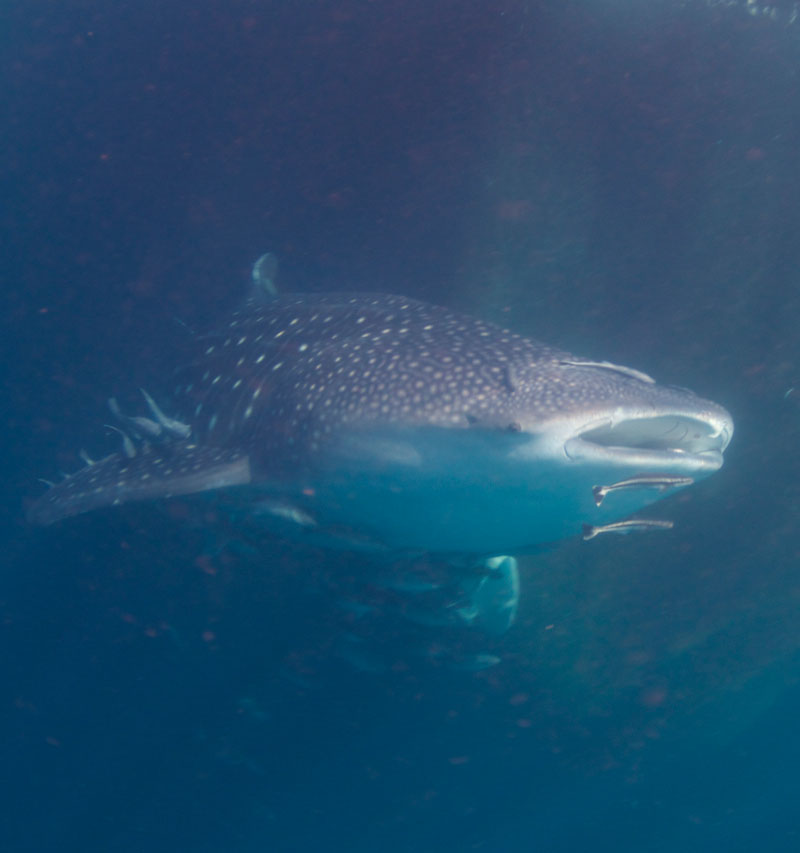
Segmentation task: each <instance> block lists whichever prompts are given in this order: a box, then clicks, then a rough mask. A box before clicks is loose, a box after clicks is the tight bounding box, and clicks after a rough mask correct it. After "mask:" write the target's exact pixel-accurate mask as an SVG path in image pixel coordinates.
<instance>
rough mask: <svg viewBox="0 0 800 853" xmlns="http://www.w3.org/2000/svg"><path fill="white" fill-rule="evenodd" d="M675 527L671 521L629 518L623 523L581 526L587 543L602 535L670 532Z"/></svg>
mask: <svg viewBox="0 0 800 853" xmlns="http://www.w3.org/2000/svg"><path fill="white" fill-rule="evenodd" d="M674 526H675V523H674V522H672V521H667V520H661V519H650V518H629V519H626V520H625V521H615V522H614V523H613V524H602V525H599V526H597V527H592V525H590V524H584V525H583V539H584V541H585V542H586V541H588V540H589V539H594V538H595V537H596V536H600V535H602V534H603V533H634V532H642V531H647V530H671V529H672V528H673V527H674Z"/></svg>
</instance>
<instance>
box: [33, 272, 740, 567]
mask: <svg viewBox="0 0 800 853" xmlns="http://www.w3.org/2000/svg"><path fill="white" fill-rule="evenodd" d="M259 264H260V266H257V267H256V268H255V270H256V271H257V272H259V274H258V275H256V274H255V273H254V280H255V281H256V284H255V285H254V287H253V292H252V293H251V294H250V296H249V298H248V299H247V300H246V301H245V303H244V304H243V305H242V306H240V307H239V308H238V309H237V310H235V311H234V312H233V313H232V315H231V316H230V317H229V319H228V321H227V322H226V323H225V324H224V325H223V326H222V328H221V329H218V330H217V331H215V332H214V333H212V334H209V335H204V336H201V337H199V339H198V340H197V341H196V352H195V353H194V355H193V358H192V359H191V360H190V361H189V363H188V364H187V365H185V366H184V367H182V368H181V369H180V370H179V371H178V372H177V373H176V379H175V384H174V388H173V391H172V394H171V398H170V400H169V403H168V404H167V403H165V402H163V401H162V403H161V405H159V404H157V403H156V401H155V400H154V399H153V398H152V397H151V395H150V394H148V393H147V392H143V394H144V401H145V404H146V406H147V408H148V415H149V416H147V417H145V416H126V415H124V414H122V412H121V411H120V407H119V405H118V404H117V403H116V401H114V400H112V401H111V407H112V411H113V412H114V414H115V416H116V417H117V420H118V423H119V424H120V425H119V426H118V427H117V429H118V430H119V431H120V432H121V433H122V434H123V449H122V450H121V451H120V452H117V453H112V454H111V455H109V456H107V457H106V458H104V459H102V460H99V461H97V462H94V461H93V460H91V459H89V458H88V457H85V458H86V461H87V463H88V464H87V465H86V467H84V468H82V469H81V470H79V471H78V472H77V473H75V474H72V475H71V476H67V477H66V478H65V479H64V480H63V481H62V482H60V483H58V484H56V485H54V486H52V488H50V489H49V490H48V491H47V492H46V493H45V494H44V495H43V496H41V497H40V498H39V499H38V500H36V501H35V502H34V503H33V504H32V505H31V507H30V509H29V512H28V516H29V518H30V519H31V520H32V521H33V522H35V523H39V524H51V523H53V522H56V521H58V520H60V519H63V518H67V517H69V516H73V515H76V514H79V513H83V512H88V511H90V510H94V509H97V508H100V507H104V506H118V505H121V504H125V503H127V502H130V501H140V500H153V499H169V498H174V497H177V496H189V495H199V494H201V495H205V496H206V497H208V496H209V495H210V496H212V497H213V499H214V500H215V501H218V502H220V503H223V504H225V505H227V506H231V507H235V511H236V512H237V513H238V515H239V516H240V517H246V518H247V519H248V521H249V522H250V523H255V524H263V525H265V526H270V525H272V526H276V527H278V528H281V529H295V530H296V531H297V532H298V534H299V535H309V536H313V537H315V538H319V537H324V539H325V541H327V542H330V543H331V544H334V543H337V542H338V543H340V544H342V545H344V546H347V547H358V548H375V549H389V550H391V551H393V552H398V551H408V552H429V553H430V552H433V553H442V554H474V555H498V554H519V553H524V552H526V551H528V550H531V549H535V548H536V547H537V546H539V545H541V544H542V543H546V542H552V541H555V540H559V539H562V538H565V537H569V536H571V535H576V534H580V533H581V532H585V531H586V529H591V530H593V531H597V530H600V529H601V528H602V527H604V526H607V525H611V524H612V523H614V522H617V521H619V520H621V519H624V518H626V517H627V516H629V515H631V514H632V513H634V512H636V511H638V510H640V509H641V508H642V507H644V506H646V505H647V504H649V503H651V502H652V501H654V500H657V499H659V498H661V497H663V496H665V495H666V494H671V493H674V492H676V491H678V490H680V489H682V488H685V487H687V486H688V485H691V484H692V483H695V482H697V481H698V480H700V479H702V478H704V477H706V476H708V475H709V474H711V473H713V472H714V471H716V470H718V469H719V468H720V466H721V465H722V462H723V453H724V451H725V448H726V447H727V445H728V442H729V441H730V438H731V435H732V432H733V422H732V418H731V416H730V415H729V413H728V412H727V411H726V410H725V409H724V408H722V407H721V406H719V405H717V404H715V403H712V402H710V401H708V400H705V399H703V398H701V397H698V396H696V395H695V394H693V393H692V392H690V391H687V390H684V389H682V388H676V387H672V386H665V385H660V384H658V383H656V382H655V381H654V380H653V379H651V378H650V377H649V376H647V375H646V374H644V373H641V372H640V371H637V370H634V369H632V368H628V367H622V366H619V365H615V364H611V363H609V362H605V361H597V360H592V359H587V358H580V357H577V356H574V355H572V354H570V353H567V352H565V351H562V350H559V349H556V348H554V347H551V346H548V345H545V344H542V343H539V342H537V341H535V340H532V339H530V338H527V337H524V336H522V335H519V334H516V333H514V332H512V331H508V330H506V329H504V328H501V327H500V326H496V325H494V324H492V323H489V322H485V321H483V320H480V319H476V318H472V317H468V316H464V315H462V314H460V313H457V312H455V311H452V310H450V309H448V308H443V307H439V306H435V305H430V304H427V303H425V302H421V301H418V300H414V299H410V298H407V297H405V296H398V295H385V294H375V293H332V294H330V293H328V294H292V295H273V291H272V290H271V289H268V287H267V285H270V286H271V283H272V275H265V274H264V273H263V267H264V262H263V259H259ZM265 283H266V284H265ZM167 406H169V408H168V410H169V411H170V412H171V413H172V414H171V415H170V416H167V415H165V414H164V411H162V409H166V408H167ZM622 529H623V530H624V529H626V528H625V527H623V528H622Z"/></svg>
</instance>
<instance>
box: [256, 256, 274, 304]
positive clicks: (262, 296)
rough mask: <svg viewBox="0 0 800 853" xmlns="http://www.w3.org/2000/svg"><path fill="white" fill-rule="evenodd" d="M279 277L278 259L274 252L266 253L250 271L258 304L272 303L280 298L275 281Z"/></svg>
mask: <svg viewBox="0 0 800 853" xmlns="http://www.w3.org/2000/svg"><path fill="white" fill-rule="evenodd" d="M277 276H278V258H277V257H276V256H275V255H273V254H272V252H265V253H264V254H263V255H262V256H261V257H260V258H259V259H258V260H257V261H256V262H255V263H254V264H253V268H252V270H251V271H250V278H251V280H252V282H253V289H252V293H253V297H254V298H255V299H256V301H258V302H271V301H272V300H273V299H276V298H277V296H278V287H277V285H276V284H275V280H276V278H277Z"/></svg>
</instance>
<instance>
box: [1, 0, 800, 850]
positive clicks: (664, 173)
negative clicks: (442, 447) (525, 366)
mask: <svg viewBox="0 0 800 853" xmlns="http://www.w3.org/2000/svg"><path fill="white" fill-rule="evenodd" d="M742 5H744V4H736V3H731V4H723V3H719V4H707V3H705V2H702V0H697V2H678V0H674V2H667V0H663V2H655V3H647V4H643V3H633V2H631V3H629V4H627V3H621V2H613V3H612V2H610V0H605V2H604V0H591V2H590V0H584V1H583V2H578V0H574V1H571V0H559V2H557V3H556V2H549V3H548V2H527V3H526V2H507V3H501V2H483V3H466V4H465V3H460V2H455V0H433V2H431V0H427V2H416V0H411V2H409V0H403V2H399V0H398V2H394V0H382V2H361V0H358V1H356V0H353V2H348V0H339V2H323V0H304V2H302V3H301V2H297V3H287V2H278V0H273V2H269V0H265V2H254V1H253V2H246V1H245V0H226V2H224V3H223V2H202V0H201V2H193V3H188V2H182V0H175V2H170V3H163V2H161V3H157V2H152V1H151V0H144V2H135V3H134V2H115V3H99V2H91V0H86V2H80V3H70V4H65V3H61V2H40V3H33V4H31V3H22V2H18V3H6V4H4V7H3V9H2V11H0V44H2V51H1V52H0V75H1V76H0V80H1V81H2V85H0V110H2V113H1V114H0V127H1V128H2V132H0V164H2V170H1V171H0V176H1V177H0V229H1V230H0V240H2V247H1V248H2V253H1V255H0V256H1V257H2V259H3V263H2V288H0V300H2V303H1V307H2V311H1V312H0V317H1V318H2V328H1V329H0V359H2V361H1V363H2V367H3V385H2V387H3V396H2V408H3V413H4V416H3V419H2V426H3V434H2V437H3V443H2V446H3V451H4V452H3V453H2V454H1V455H0V459H2V462H1V463H0V464H2V475H3V476H2V479H1V480H0V494H2V499H3V509H4V511H3V513H2V516H1V517H0V524H2V530H0V537H2V538H1V539H0V541H1V542H2V551H1V553H2V554H3V563H2V572H1V573H0V626H1V628H0V630H2V636H1V637H0V666H1V667H2V670H1V673H2V677H1V678H0V684H2V689H1V690H0V732H2V735H0V838H2V846H3V850H8V851H15V853H16V851H54V850H58V851H82V853H91V851H98V853H99V851H103V853H107V851H125V853H133V851H148V853H160V851H175V850H189V849H191V850H194V851H197V853H205V851H223V850H224V851H242V853H250V852H251V851H253V853H254V851H262V850H280V851H311V850H320V849H325V850H342V851H344V850H347V851H360V852H361V853H367V851H374V850H376V849H381V850H386V851H392V853H394V851H398V853H400V851H422V852H423V853H428V852H429V851H463V850H473V849H474V850H482V851H498V853H516V852H517V851H530V850H538V851H547V852H548V853H549V851H573V850H586V849H592V850H598V851H606V850H608V851H611V850H613V851H616V853H619V851H641V850H652V851H678V850H680V851H750V850H754V849H759V850H763V851H770V853H772V851H790V850H796V849H798V845H800V819H799V818H798V817H797V815H796V803H797V799H798V794H800V787H799V786H798V782H797V774H796V767H797V764H798V759H800V736H798V734H797V725H796V717H797V714H796V708H797V705H798V702H800V628H798V624H800V623H799V621H798V619H797V612H798V607H800V583H799V582H798V580H797V564H798V546H797V530H798V524H799V523H800V521H799V520H798V506H799V505H800V494H799V493H798V486H797V482H798V473H800V472H799V471H798V468H800V464H799V463H798V456H797V435H798V424H800V408H799V406H800V394H799V393H798V392H792V391H791V389H792V388H793V387H794V386H795V385H797V386H798V387H800V334H799V333H798V329H800V290H799V289H798V284H797V282H798V277H797V276H798V273H797V270H798V269H800V263H799V261H800V241H799V240H798V239H797V233H798V226H799V225H800V185H799V184H800V169H798V159H797V158H798V155H797V152H798V150H800V94H798V89H797V79H798V73H800V22H798V23H797V24H794V23H791V19H792V15H793V7H792V4H790V3H782V4H776V5H774V6H773V8H774V10H775V11H774V14H771V13H769V12H766V13H759V14H755V15H754V14H749V13H748V12H747V11H746V10H745V9H743V8H741V6H742ZM628 6H629V7H631V8H626V7H628ZM268 250H269V251H273V252H275V253H276V254H277V255H278V257H279V258H280V263H281V286H282V287H285V288H286V289H287V290H321V291H325V290H336V289H355V288H357V289H365V290H368V289H373V290H384V291H393V292H401V293H406V294H409V295H411V296H416V297H420V298H425V299H429V300H431V301H434V302H439V303H446V304H449V305H453V306H455V307H458V308H461V309H465V310H469V311H470V312H472V313H475V314H479V315H481V316H483V317H486V318H489V319H493V320H499V321H502V322H503V323H504V324H506V325H509V326H511V327H513V328H514V329H515V330H517V331H521V332H524V333H527V334H531V335H535V336H537V337H541V338H543V339H545V340H547V341H550V342H552V343H554V344H558V345H560V346H563V347H565V348H567V349H571V350H573V351H577V352H580V353H582V354H586V355H587V356H590V357H595V358H598V359H609V360H612V361H615V362H618V363H622V364H632V365H634V366H635V367H637V368H640V369H642V370H646V371H648V372H649V373H652V374H653V375H655V376H656V377H657V378H658V379H659V380H662V381H666V382H672V383H675V384H679V385H687V386H690V387H692V388H693V389H694V390H696V391H698V392H700V393H702V394H703V395H704V396H708V397H711V398H712V399H715V400H717V401H719V402H721V403H723V404H724V405H726V406H727V407H728V408H729V409H730V410H731V411H732V412H733V415H734V418H735V420H736V426H737V434H736V437H735V439H734V443H733V444H732V446H731V448H730V450H729V451H728V453H727V455H726V466H725V468H724V469H723V471H722V472H720V473H719V474H717V475H715V476H714V477H713V478H711V479H710V480H708V481H707V482H705V483H703V484H701V485H699V486H698V487H696V488H694V489H693V490H691V491H690V492H687V493H686V495H685V497H682V498H681V499H680V500H677V501H674V502H672V503H671V504H669V505H666V504H665V505H664V508H663V511H664V513H666V514H667V515H668V516H669V517H671V518H674V519H675V521H676V527H675V529H674V530H673V531H672V532H670V533H666V534H661V533H659V534H651V535H650V536H649V537H641V539H637V538H636V537H630V538H629V537H624V538H623V537H620V539H621V540H623V541H606V539H607V538H608V537H605V538H602V539H601V540H600V541H598V542H596V543H595V542H592V543H578V542H567V543H563V545H560V546H559V547H557V548H555V549H553V550H551V551H548V552H547V553H545V554H542V555H540V556H539V557H537V558H535V559H526V560H525V561H524V563H523V567H522V568H523V600H522V604H521V613H520V619H519V621H518V624H517V625H516V626H515V627H514V628H513V629H512V631H511V632H509V633H508V634H507V635H506V636H505V637H503V638H502V639H501V640H498V641H496V642H495V643H494V646H493V651H496V652H497V653H498V654H500V655H502V657H503V662H502V664H500V665H499V666H498V667H495V668H493V669H490V670H486V671H483V672H479V673H457V672H448V671H443V670H442V669H441V668H436V667H427V668H426V667H414V666H407V665H405V664H402V663H401V662H400V661H401V659H402V653H401V650H398V661H399V662H398V665H397V666H395V667H394V668H393V669H392V670H391V671H390V672H387V673H380V674H368V673H363V672H357V671H354V670H353V669H352V668H350V667H348V666H345V665H344V664H343V663H342V662H341V661H340V660H336V659H335V656H333V655H331V654H330V653H329V652H330V647H331V642H332V639H331V638H332V636H333V634H334V626H333V625H332V623H331V614H330V608H329V602H327V601H326V598H325V595H324V594H321V593H320V588H321V587H320V584H319V575H320V573H321V572H322V571H323V567H322V566H321V563H320V562H318V561H319V560H322V561H327V562H326V565H325V566H324V571H325V572H331V571H333V572H334V573H335V572H337V571H338V572H340V573H343V574H345V573H347V572H348V571H349V567H348V565H347V564H346V560H345V558H342V562H341V564H336V563H335V558H331V557H322V556H319V555H316V556H312V555H309V554H303V553H299V552H298V551H297V550H296V549H293V548H290V547H289V546H287V545H285V544H283V543H280V542H272V543H271V544H270V545H269V546H265V547H264V550H263V553H262V554H261V555H260V556H259V559H258V560H256V561H254V560H252V559H250V558H245V557H243V556H241V555H238V556H237V555H236V554H226V555H225V556H224V559H216V560H209V559H208V554H209V542H208V540H207V538H206V534H205V532H204V531H203V530H200V529H196V528H187V527H186V526H185V525H182V524H180V519H176V518H174V517H172V516H171V515H170V514H169V513H167V514H165V513H163V512H155V511H153V510H152V508H150V509H148V508H147V507H141V508H133V509H131V510H129V511H127V512H124V513H123V512H119V513H114V512H110V511H108V512H105V513H98V514H95V515H89V516H86V517H82V518H79V519H74V520H72V521H71V522H69V523H68V524H65V525H63V526H60V527H58V528H56V529H48V530H41V529H32V528H30V527H29V526H28V525H27V524H26V523H25V521H24V504H25V501H26V500H30V499H31V498H32V497H34V496H36V495H37V494H39V492H40V489H39V486H38V484H37V482H36V478H37V477H40V476H42V477H54V476H56V472H57V471H58V469H63V470H66V471H71V470H74V469H75V468H76V467H77V465H78V464H79V461H78V459H77V455H76V454H77V451H78V450H79V449H80V448H81V447H86V448H87V450H89V452H90V453H92V455H102V454H103V453H106V452H109V451H110V450H111V449H112V448H113V446H114V443H115V439H114V438H113V437H112V436H110V435H109V434H107V432H106V431H105V430H104V429H103V427H102V424H103V423H104V422H105V421H106V420H107V419H108V414H107V409H106V407H105V406H106V399H107V398H108V397H109V396H112V395H114V394H117V395H120V396H121V397H122V398H126V395H127V399H134V397H133V396H132V395H134V394H135V393H136V391H135V389H137V388H138V387H139V386H140V385H143V386H145V387H148V388H157V387H159V383H160V382H161V381H162V380H163V378H164V376H165V374H166V371H167V370H169V369H170V368H171V366H172V365H173V364H174V363H175V359H176V358H177V357H178V356H177V354H178V353H179V352H180V351H181V349H182V347H183V345H184V344H185V336H187V335H189V334H190V332H189V331H187V328H188V329H189V330H193V329H206V328H209V327H212V326H213V325H214V323H215V320H216V319H217V318H219V317H220V316H222V314H223V313H224V312H226V311H228V310H229V309H230V308H231V307H232V306H234V305H235V304H236V303H237V302H238V301H239V300H240V299H241V297H242V294H243V293H244V292H245V288H246V285H247V281H248V277H249V269H250V265H251V264H252V262H253V261H254V260H255V258H257V257H258V256H259V255H260V254H261V253H262V252H264V251H268ZM177 512H178V510H176V511H175V513H174V514H177ZM331 560H334V562H333V563H332V564H331V562H330V561H331Z"/></svg>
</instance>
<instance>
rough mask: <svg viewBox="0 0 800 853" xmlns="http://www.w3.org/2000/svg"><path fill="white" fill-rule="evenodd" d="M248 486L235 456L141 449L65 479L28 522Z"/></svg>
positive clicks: (241, 457)
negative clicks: (132, 503) (136, 502)
mask: <svg viewBox="0 0 800 853" xmlns="http://www.w3.org/2000/svg"><path fill="white" fill-rule="evenodd" d="M250 481H251V473H250V460H249V458H248V456H247V454H245V453H242V452H240V451H234V450H228V449H222V448H218V447H200V446H198V445H196V444H194V443H192V442H188V441H184V442H173V443H171V444H167V445H159V446H154V447H151V446H147V445H146V446H145V447H144V449H143V450H140V452H139V453H137V455H136V456H135V457H134V458H130V457H129V456H127V455H125V454H124V453H112V454H111V455H110V456H106V458H105V459H101V460H99V461H97V462H94V463H93V464H92V465H90V466H88V467H86V468H83V469H81V470H80V471H78V472H77V473H75V474H72V475H71V476H69V477H67V478H66V479H65V480H63V481H62V482H60V483H58V484H57V485H55V486H53V487H52V488H51V489H50V490H49V491H48V492H46V493H45V494H44V495H42V497H40V498H39V499H38V500H37V501H35V502H34V503H33V504H32V506H31V507H30V509H29V510H28V518H29V520H30V521H33V522H35V523H37V524H52V523H53V522H56V521H59V520H60V519H62V518H67V517H69V516H72V515H78V514H80V513H82V512H88V511H89V510H92V509H98V508H100V507H104V506H117V505H119V504H123V503H127V502H129V501H139V500H152V499H155V498H168V497H173V496H175V495H188V494H193V493H195V492H206V491H211V490H213V489H221V488H225V487H229V486H240V485H245V484H247V483H249V482H250Z"/></svg>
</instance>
